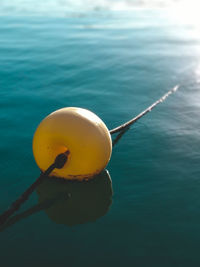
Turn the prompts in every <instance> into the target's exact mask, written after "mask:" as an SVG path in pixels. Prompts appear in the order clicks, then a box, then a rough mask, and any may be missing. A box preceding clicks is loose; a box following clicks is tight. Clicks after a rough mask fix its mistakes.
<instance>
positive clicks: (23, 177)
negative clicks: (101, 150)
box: [0, 1, 200, 267]
mask: <svg viewBox="0 0 200 267" xmlns="http://www.w3.org/2000/svg"><path fill="white" fill-rule="evenodd" d="M14 2H16V1H14ZM55 2H56V1H55ZM57 2H58V1H57ZM65 2H66V1H63V3H65ZM30 3H31V1H19V2H18V4H17V3H16V5H15V6H14V7H13V6H12V5H11V4H9V3H8V1H2V4H1V11H0V14H1V16H0V108H1V109H0V110H1V112H0V125H1V127H0V169H1V179H0V210H1V212H3V211H4V210H5V209H6V208H7V207H8V206H9V205H10V204H11V202H12V201H14V200H15V199H16V198H17V197H18V196H19V195H20V194H21V193H22V192H23V191H24V190H25V189H26V188H27V187H28V186H29V185H30V184H31V183H33V182H34V181H35V179H36V178H37V177H38V176H39V174H40V171H39V169H38V167H37V165H36V163H35V161H34V158H33V155H32V137H33V134H34V131H35V129H36V127H37V126H38V124H39V123H40V121H41V120H42V119H43V118H44V117H45V116H47V115H48V114H49V113H51V112H52V111H54V110H56V109H59V108H62V107H69V106H76V107H82V108H86V109H89V110H91V111H93V112H94V113H96V114H97V115H98V116H99V117H100V118H101V119H102V120H103V121H104V122H105V123H106V125H107V127H108V128H109V129H112V128H114V127H116V126H118V125H120V124H122V123H124V122H125V121H127V120H129V119H131V118H132V117H134V116H135V115H137V114H138V113H139V112H141V111H142V110H143V109H145V108H146V107H148V106H149V105H151V104H152V103H153V102H154V101H156V100H157V99H158V98H160V97H161V96H162V95H163V94H165V93H166V92H167V91H168V90H169V89H170V88H172V87H174V86H175V85H177V84H180V89H179V90H178V91H177V92H176V93H175V94H173V95H171V96H170V97H169V98H168V99H167V100H166V101H165V102H163V103H162V104H160V105H159V106H158V107H156V109H154V110H153V111H152V112H151V113H149V114H148V115H146V116H145V117H143V118H142V119H141V120H139V121H138V122H137V123H136V124H134V125H133V126H132V127H131V129H129V131H127V132H126V133H125V134H124V135H123V136H122V138H121V139H120V140H119V142H118V143H117V144H116V145H115V146H114V148H113V153H112V158H111V160H110V163H109V165H108V166H107V170H108V172H109V175H108V174H105V175H103V178H102V177H100V179H99V180H98V179H97V180H95V182H93V184H89V185H87V184H86V185H85V184H83V185H80V184H78V185H77V184H76V183H75V184H73V185H61V187H59V186H58V185H57V183H55V185H54V183H50V184H49V185H47V186H44V185H43V187H41V188H39V189H38V190H37V192H35V193H33V195H32V196H31V197H30V199H29V200H28V201H27V202H26V203H25V204H24V205H23V207H22V208H21V209H20V210H19V211H18V215H17V216H15V217H14V219H13V221H11V223H10V225H9V224H8V225H7V226H5V227H4V228H3V229H1V232H0V265H1V266H2V267H11V266H37V267H40V266H52V267H54V266H55V267H60V266H137V267H138V266H142V267H146V266H148V267H150V266H151V267H164V266H167V267H172V266H176V267H177V266H181V267H182V266H199V264H200V256H199V242H200V180H199V171H200V168H199V162H200V153H199V151H200V123H199V114H200V104H199V97H200V91H199V90H200V86H199V82H200V37H199V36H200V35H199V30H198V27H195V26H194V25H191V24H187V23H186V24H181V23H179V22H177V20H176V19H174V18H172V17H171V16H170V14H171V13H170V12H168V11H166V10H164V9H162V10H160V9H159V10H158V9H133V10H131V11H127V10H126V11H122V10H121V11H119V10H118V9H117V10H112V9H109V8H105V5H104V6H103V7H102V6H100V7H99V6H96V7H95V8H93V9H91V8H89V9H88V10H84V9H83V7H84V5H82V9H81V8H79V6H78V8H77V9H76V12H73V8H74V6H72V7H71V6H70V7H71V9H70V8H68V9H67V12H65V9H64V8H63V9H62V8H60V9H59V8H58V6H59V5H57V6H56V7H54V3H53V1H49V5H46V6H44V7H43V5H42V3H40V4H39V3H37V4H36V3H35V4H34V3H33V1H32V5H30ZM59 3H60V6H62V5H61V4H62V3H61V1H60V2H59ZM70 3H72V2H70ZM87 3H88V1H87ZM91 3H92V2H91ZM107 3H108V1H107ZM74 5H75V4H74ZM77 5H78V2H77ZM47 6H49V7H51V9H50V11H49V10H48V9H46V8H45V7H47ZM111 6H112V5H111ZM56 8H57V9H56ZM38 10H39V11H38ZM36 11H38V13H37V12H36ZM53 11H55V12H53ZM109 176H110V177H109ZM57 186H58V187H59V189H58V191H56V190H57V189H56V188H57ZM65 187H66V189H65ZM52 194H53V196H54V197H55V196H56V197H55V201H57V202H56V203H59V204H58V205H57V204H56V205H57V206H54V208H52V205H54V203H53V202H54V197H52ZM41 203H42V205H40V204H41ZM91 203H94V205H93V206H92V205H91ZM70 205H71V206H70ZM62 218H65V219H62Z"/></svg>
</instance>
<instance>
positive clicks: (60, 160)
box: [0, 151, 69, 225]
mask: <svg viewBox="0 0 200 267" xmlns="http://www.w3.org/2000/svg"><path fill="white" fill-rule="evenodd" d="M68 155H69V151H66V152H65V153H61V154H59V155H58V156H57V157H56V159H55V161H54V163H53V164H51V165H50V166H49V168H48V169H47V170H46V171H45V172H42V173H41V174H40V176H39V177H38V178H37V180H36V181H35V182H34V183H33V184H32V185H31V186H30V187H29V188H28V189H27V190H26V191H25V192H24V193H23V194H22V195H21V196H20V197H19V198H18V199H17V200H16V201H15V202H13V203H12V204H11V206H10V207H9V208H8V209H7V210H6V211H5V212H4V213H2V214H1V215H0V225H3V224H4V223H5V222H6V221H7V220H8V218H9V217H10V216H11V215H13V214H14V213H15V212H16V211H17V210H18V209H19V208H20V206H21V205H22V204H23V203H24V202H25V201H26V200H28V198H29V196H30V195H31V194H32V193H33V191H34V190H35V189H36V188H37V186H38V185H39V184H40V183H41V182H42V181H43V180H44V178H45V177H47V176H48V175H49V174H50V173H51V172H52V171H53V170H54V169H62V168H63V167H64V165H65V163H66V162H67V159H68Z"/></svg>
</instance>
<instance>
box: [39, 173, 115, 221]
mask: <svg viewBox="0 0 200 267" xmlns="http://www.w3.org/2000/svg"><path fill="white" fill-rule="evenodd" d="M37 194H38V201H39V204H40V205H42V204H43V203H48V202H49V203H51V205H47V208H45V212H46V214H47V215H48V217H49V218H50V219H51V220H52V221H53V222H55V223H58V224H65V225H68V226H72V225H76V224H83V223H87V222H93V221H95V220H97V219H98V218H99V217H101V216H103V215H105V214H106V213H107V211H108V209H109V206H110V205H111V203H112V194H113V191H112V181H111V177H110V175H109V172H108V171H107V170H104V171H103V172H101V173H100V174H99V175H97V176H96V177H94V178H93V179H91V180H89V181H82V182H80V181H67V180H60V179H54V178H50V179H49V178H48V179H45V180H44V182H42V184H41V185H39V186H38V188H37ZM52 200H53V201H52Z"/></svg>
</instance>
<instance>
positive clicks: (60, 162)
mask: <svg viewBox="0 0 200 267" xmlns="http://www.w3.org/2000/svg"><path fill="white" fill-rule="evenodd" d="M178 88H179V85H176V86H175V87H174V88H172V89H171V90H169V91H168V92H167V93H166V94H165V95H163V96H162V97H161V98H160V99H158V100H157V101H156V102H154V103H153V104H152V105H151V106H149V107H148V108H147V109H145V110H144V111H142V112H141V113H140V114H139V115H137V116H136V117H134V118H133V119H131V120H129V121H127V122H126V123H124V124H122V125H120V126H118V127H116V128H114V129H112V130H110V134H114V133H118V132H120V133H119V135H118V136H117V137H116V139H115V140H114V141H113V146H114V145H115V144H116V143H117V142H118V141H119V139H120V138H121V137H122V136H123V135H124V133H125V132H126V131H127V130H128V129H129V127H130V126H131V125H132V124H133V123H135V122H136V121H138V120H139V119H140V118H142V117H143V116H144V115H146V114H147V113H148V112H150V111H151V110H152V109H153V108H155V107H156V106H157V105H158V104H160V103H162V102H163V101H165V99H166V98H167V97H168V96H169V95H171V94H172V93H174V92H176V91H177V90H178ZM69 153H70V152H69V151H68V150H67V151H66V152H65V153H61V154H59V155H58V156H57V157H56V158H55V161H54V163H53V164H51V165H50V166H49V168H48V169H47V170H46V171H45V172H43V173H41V174H40V176H39V177H38V178H37V180H36V181H35V182H34V183H33V184H32V185H31V186H30V187H29V188H28V189H27V190H26V191H25V192H24V193H23V194H22V195H21V196H20V197H19V198H18V199H17V200H16V201H15V202H13V203H12V204H11V206H10V207H9V208H8V209H7V210H6V211H5V212H3V213H2V214H1V215H0V226H1V225H3V224H5V222H6V221H7V220H8V219H9V217H10V216H11V215H13V214H14V213H15V212H16V211H17V210H18V209H19V208H20V206H21V205H22V204H23V203H24V202H25V201H26V200H28V198H29V196H30V195H31V194H32V193H33V191H34V190H35V189H36V188H37V186H38V185H39V184H40V183H41V182H42V181H43V180H44V178H45V177H47V176H48V175H49V174H50V173H51V172H52V171H53V170H54V169H62V168H63V167H64V165H65V163H66V162H67V159H68V155H69Z"/></svg>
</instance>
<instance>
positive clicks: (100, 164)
mask: <svg viewBox="0 0 200 267" xmlns="http://www.w3.org/2000/svg"><path fill="white" fill-rule="evenodd" d="M67 150H68V151H69V153H70V154H69V157H68V161H67V163H66V164H65V166H64V167H63V168H62V169H55V170H54V171H53V172H52V173H51V176H57V177H63V178H67V179H79V180H82V179H85V178H90V177H92V176H94V175H96V174H98V173H100V172H101V171H102V170H103V169H104V168H105V167H106V165H107V164H108V162H109V160H110V156H111V153H112V141H111V136H110V133H109V130H108V129H107V127H106V125H105V124H104V122H103V121H102V120H101V119H100V118H99V117H98V116H97V115H95V114H94V113H92V112H91V111H89V110H86V109H82V108H75V107H69V108H62V109H59V110H57V111H55V112H53V113H51V114H50V115H48V116H47V117H46V118H45V119H44V120H43V121H42V122H41V123H40V125H39V126H38V128H37V130H36V132H35V135H34V138H33V154H34V157H35V161H36V163H37V165H38V166H39V168H40V169H41V170H42V171H45V170H46V169H47V168H48V167H49V166H50V165H51V164H52V163H53V162H54V160H55V158H56V156H57V155H58V154H60V153H63V152H65V151H67Z"/></svg>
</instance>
